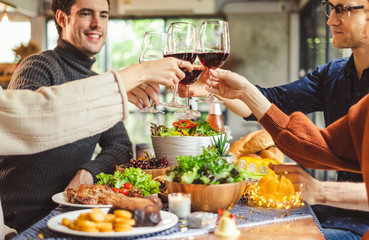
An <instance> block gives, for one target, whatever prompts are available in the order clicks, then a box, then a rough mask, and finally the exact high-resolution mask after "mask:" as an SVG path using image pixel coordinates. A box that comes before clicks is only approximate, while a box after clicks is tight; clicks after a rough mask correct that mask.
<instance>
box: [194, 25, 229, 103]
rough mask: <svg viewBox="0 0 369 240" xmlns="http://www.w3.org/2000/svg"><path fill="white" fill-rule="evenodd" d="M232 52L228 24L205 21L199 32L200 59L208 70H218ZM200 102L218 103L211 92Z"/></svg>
mask: <svg viewBox="0 0 369 240" xmlns="http://www.w3.org/2000/svg"><path fill="white" fill-rule="evenodd" d="M229 51H230V42H229V30H228V22H226V21H217V20H209V21H203V22H202V23H201V27H200V30H199V50H198V58H199V59H200V61H201V63H202V65H203V66H204V67H206V68H210V69H217V68H219V67H220V66H222V65H223V63H224V62H225V61H226V60H227V58H228V56H229ZM197 101H198V102H218V103H223V102H222V101H219V100H218V99H216V98H215V97H214V96H213V93H212V92H211V86H210V90H209V93H208V94H207V96H206V97H205V98H204V99H198V100H197Z"/></svg>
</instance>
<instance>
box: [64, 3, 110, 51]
mask: <svg viewBox="0 0 369 240" xmlns="http://www.w3.org/2000/svg"><path fill="white" fill-rule="evenodd" d="M108 20H109V5H108V2H107V1H106V0H76V2H75V4H74V5H73V6H72V7H71V10H70V15H69V16H66V22H65V25H64V27H63V32H62V39H63V40H65V41H67V42H69V43H71V44H72V45H73V46H75V47H76V48H78V49H79V50H80V51H81V52H83V53H84V54H86V55H87V56H88V57H93V56H94V55H96V54H97V53H99V52H100V50H101V48H102V47H103V45H104V44H105V40H106V35H107V28H108Z"/></svg>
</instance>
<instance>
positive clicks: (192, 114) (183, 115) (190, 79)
mask: <svg viewBox="0 0 369 240" xmlns="http://www.w3.org/2000/svg"><path fill="white" fill-rule="evenodd" d="M203 68H204V67H203V66H202V65H201V62H200V61H199V60H198V58H196V60H195V62H194V69H193V70H192V72H188V71H186V77H185V78H184V79H182V80H181V81H180V82H179V85H185V86H186V88H187V98H186V108H185V109H183V110H178V111H176V112H175V113H174V116H176V117H177V118H179V119H195V118H199V117H200V116H201V112H199V111H197V110H192V109H191V108H190V96H189V95H190V87H189V86H190V85H191V84H193V83H195V82H196V81H197V79H198V78H199V76H200V74H201V73H202V70H203Z"/></svg>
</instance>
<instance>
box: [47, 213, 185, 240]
mask: <svg viewBox="0 0 369 240" xmlns="http://www.w3.org/2000/svg"><path fill="white" fill-rule="evenodd" d="M102 210H103V211H104V213H107V212H108V211H109V208H102ZM90 211H91V209H83V210H77V211H71V212H66V213H62V214H60V215H58V216H55V217H53V218H51V219H50V220H49V221H48V222H47V227H48V228H50V229H51V230H53V231H56V232H61V233H65V234H71V235H75V236H84V237H100V238H109V237H128V236H138V235H144V234H149V233H155V232H159V231H163V230H165V229H168V228H171V227H173V226H175V225H176V224H177V222H178V217H177V216H176V215H174V214H173V213H170V212H166V211H160V215H161V219H162V220H161V222H160V223H159V224H158V225H156V226H153V227H134V228H133V229H132V231H128V232H100V233H96V232H82V231H75V230H72V229H69V228H67V227H66V226H64V225H62V223H61V221H62V219H63V218H68V219H70V220H74V219H76V218H77V217H78V216H79V215H80V214H81V213H86V212H90Z"/></svg>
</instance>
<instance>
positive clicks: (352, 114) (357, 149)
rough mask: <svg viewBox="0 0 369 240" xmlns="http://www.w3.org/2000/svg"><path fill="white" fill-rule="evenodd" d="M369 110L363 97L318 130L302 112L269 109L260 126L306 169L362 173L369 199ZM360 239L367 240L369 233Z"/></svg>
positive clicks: (366, 100) (368, 100) (368, 102)
mask: <svg viewBox="0 0 369 240" xmlns="http://www.w3.org/2000/svg"><path fill="white" fill-rule="evenodd" d="M368 109H369V96H366V97H365V98H363V99H362V100H361V101H359V102H358V103H357V104H356V105H354V106H353V107H351V109H350V111H349V113H348V115H346V116H345V117H342V118H340V119H339V120H337V121H336V122H334V123H333V124H331V125H330V126H329V127H327V128H326V129H321V128H319V127H316V126H315V125H314V124H313V123H312V122H311V121H310V120H309V119H308V118H307V117H306V116H305V115H304V114H302V113H301V112H296V113H293V114H291V115H290V116H287V115H286V114H284V113H283V112H282V111H280V110H279V109H278V108H277V107H276V106H275V105H272V107H271V108H270V109H269V110H268V111H267V113H266V114H265V115H264V116H263V117H262V118H261V119H260V120H259V122H260V124H262V125H263V126H264V128H265V129H266V130H267V131H268V132H269V133H270V134H271V136H272V137H273V139H274V142H275V144H276V145H277V146H278V148H279V149H281V150H282V152H284V153H285V154H286V155H287V156H289V157H290V158H292V159H294V160H295V161H296V162H298V163H300V164H302V165H303V166H305V167H308V168H319V169H324V170H344V171H352V172H360V173H362V174H363V177H364V182H365V185H366V190H367V194H368V199H369V111H368ZM322 159H324V161H322ZM362 239H369V231H368V232H366V234H365V235H364V236H363V238H362Z"/></svg>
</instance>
